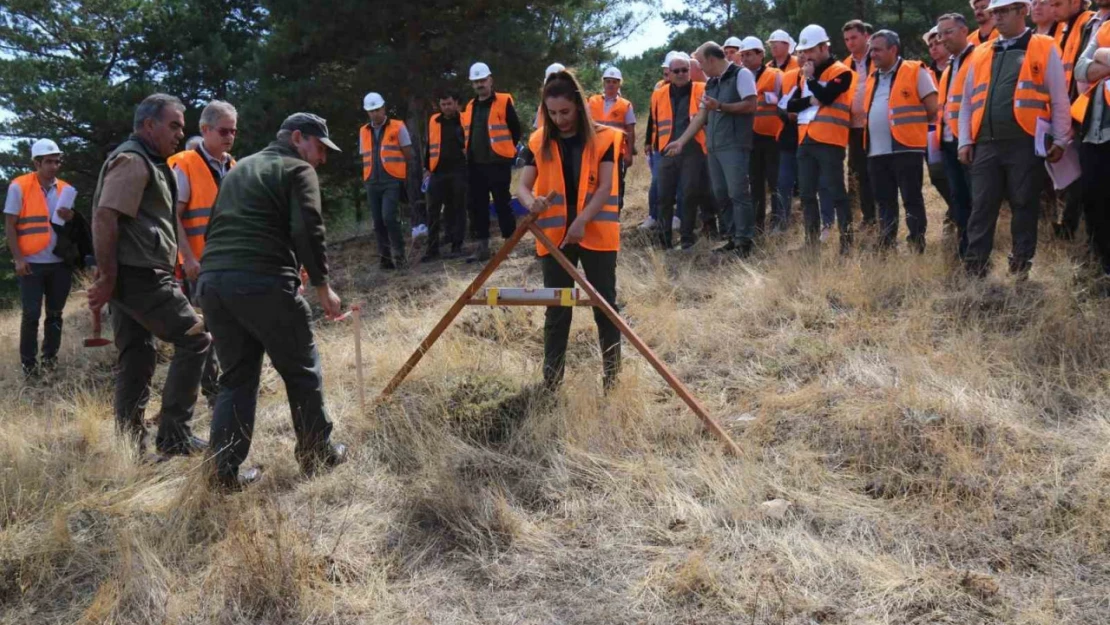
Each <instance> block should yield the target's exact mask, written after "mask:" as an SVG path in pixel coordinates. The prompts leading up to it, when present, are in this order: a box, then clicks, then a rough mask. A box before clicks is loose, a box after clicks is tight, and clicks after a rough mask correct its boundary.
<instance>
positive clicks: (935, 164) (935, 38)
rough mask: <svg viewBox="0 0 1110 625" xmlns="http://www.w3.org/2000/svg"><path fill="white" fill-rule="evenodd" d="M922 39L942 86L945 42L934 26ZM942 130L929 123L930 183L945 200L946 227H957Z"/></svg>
mask: <svg viewBox="0 0 1110 625" xmlns="http://www.w3.org/2000/svg"><path fill="white" fill-rule="evenodd" d="M922 39H923V40H924V41H925V45H926V46H928V47H929V59H930V61H929V65H928V68H929V71H930V72H931V73H932V75H933V84H940V77H941V76H942V75H944V68H946V67H948V56H949V55H948V49H947V48H945V47H944V42H943V41H941V40H940V33H939V32H937V27H936V26H933V27H932V28H930V29H929V31H928V32H926V33H925V34H924V35H923V36H922ZM937 107H938V109H943V108H944V102H940V101H939V100H938V102H937ZM939 132H940V129H939V128H938V127H937V122H936V119H932V120H930V121H929V137H930V139H929V140H930V141H931V142H932V150H933V151H932V152H930V155H931V157H930V159H927V165H928V168H929V182H931V183H932V184H933V188H934V189H936V190H937V193H938V194H939V195H940V197H941V199H942V200H944V205H945V206H947V207H948V208H947V210H946V211H945V213H944V225H945V227H948V226H955V223H956V221H955V209H954V208H953V205H952V189H951V188H949V186H948V177H947V176H946V175H945V173H944V159H942V158H941V157H940V136H939V135H938V134H937V133H939Z"/></svg>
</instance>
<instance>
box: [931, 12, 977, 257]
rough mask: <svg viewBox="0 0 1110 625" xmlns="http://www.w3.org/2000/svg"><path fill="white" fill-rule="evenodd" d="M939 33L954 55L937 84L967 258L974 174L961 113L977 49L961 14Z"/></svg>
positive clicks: (947, 170)
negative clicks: (965, 155) (963, 157)
mask: <svg viewBox="0 0 1110 625" xmlns="http://www.w3.org/2000/svg"><path fill="white" fill-rule="evenodd" d="M937 33H938V34H939V35H940V40H941V41H942V42H943V43H944V49H945V50H946V51H947V52H948V53H949V54H950V55H951V58H950V60H949V62H948V66H947V67H945V68H944V72H942V73H941V76H940V79H939V80H938V81H937V89H938V90H939V92H938V97H937V102H938V106H939V108H940V109H941V110H940V112H939V113H938V124H939V125H940V153H941V160H942V162H943V164H944V174H945V178H947V179H948V185H949V188H950V189H951V192H952V222H953V223H954V224H955V227H956V233H957V237H958V244H957V251H958V254H959V256H960V258H963V256H964V253H965V252H966V251H967V220H968V218H969V217H970V216H971V172H970V170H969V169H968V168H967V166H965V165H964V164H963V163H961V162H960V158H959V138H960V128H959V114H960V103H961V102H962V101H963V86H964V80H965V79H966V78H967V68H968V63H967V61H968V58H969V57H970V56H971V53H972V51H973V50H974V49H975V46H974V45H973V44H972V43H971V42H970V41H968V27H967V20H966V18H964V16H963V15H962V14H960V13H947V14H945V15H942V16H940V18H938V19H937Z"/></svg>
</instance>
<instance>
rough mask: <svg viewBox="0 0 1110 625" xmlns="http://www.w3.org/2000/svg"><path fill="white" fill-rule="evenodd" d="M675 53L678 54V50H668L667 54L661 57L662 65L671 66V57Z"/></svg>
mask: <svg viewBox="0 0 1110 625" xmlns="http://www.w3.org/2000/svg"><path fill="white" fill-rule="evenodd" d="M676 54H679V52H677V51H675V50H671V51H670V52H668V53H667V56H665V57H663V67H670V66H671V59H673V58H674V55H676Z"/></svg>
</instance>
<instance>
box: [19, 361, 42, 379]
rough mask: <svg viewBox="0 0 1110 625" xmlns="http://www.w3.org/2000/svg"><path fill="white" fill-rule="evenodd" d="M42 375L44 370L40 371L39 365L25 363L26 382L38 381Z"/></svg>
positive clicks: (24, 375)
mask: <svg viewBox="0 0 1110 625" xmlns="http://www.w3.org/2000/svg"><path fill="white" fill-rule="evenodd" d="M41 374H42V370H41V369H39V366H38V363H31V364H27V363H23V377H24V379H25V380H26V381H28V382H31V381H33V380H37V379H38V378H39V376H40V375H41Z"/></svg>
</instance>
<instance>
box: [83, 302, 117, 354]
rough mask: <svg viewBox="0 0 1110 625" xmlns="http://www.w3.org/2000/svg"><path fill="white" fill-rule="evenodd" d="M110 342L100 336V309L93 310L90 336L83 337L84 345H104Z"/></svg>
mask: <svg viewBox="0 0 1110 625" xmlns="http://www.w3.org/2000/svg"><path fill="white" fill-rule="evenodd" d="M111 343H112V342H111V341H109V340H108V339H106V338H103V337H101V336H100V309H99V308H98V309H96V310H94V311H93V328H92V336H90V337H89V338H87V339H85V347H104V346H105V345H110V344H111Z"/></svg>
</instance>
